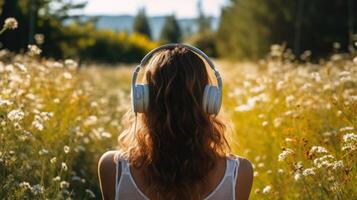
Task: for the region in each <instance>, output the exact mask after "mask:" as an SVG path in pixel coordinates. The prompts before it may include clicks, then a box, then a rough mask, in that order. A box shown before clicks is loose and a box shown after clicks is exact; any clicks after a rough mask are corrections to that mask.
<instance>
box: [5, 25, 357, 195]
mask: <svg viewBox="0 0 357 200" xmlns="http://www.w3.org/2000/svg"><path fill="white" fill-rule="evenodd" d="M8 25H9V27H11V26H10V25H12V27H14V26H15V25H16V26H17V24H15V23H14V22H13V21H12V22H11V23H10V22H8ZM40 54H41V49H39V48H38V47H37V46H29V48H28V50H27V52H26V53H23V54H13V53H10V52H8V51H7V50H1V51H0V125H1V126H0V199H100V198H101V197H100V192H99V186H98V181H97V162H98V159H99V157H100V156H101V154H102V153H103V152H105V151H107V150H110V149H115V148H116V146H117V137H118V136H119V134H120V133H121V131H122V130H123V127H122V122H121V120H122V116H123V115H124V113H125V112H126V111H127V110H128V109H129V108H130V98H129V92H130V78H131V70H132V68H131V66H119V67H116V68H112V67H111V68H109V67H105V66H78V64H77V63H76V62H75V61H73V60H64V61H55V60H51V59H44V58H41V56H40ZM308 57H309V53H306V54H303V59H302V60H303V61H296V59H294V58H293V57H292V55H291V54H290V53H289V51H287V50H285V49H284V48H283V47H281V46H277V45H275V46H273V47H272V51H271V53H270V55H269V56H267V58H266V59H264V60H262V61H260V62H257V63H249V64H246V63H235V62H228V61H220V60H218V61H217V66H218V68H219V69H220V70H221V71H222V76H223V80H224V96H223V100H224V102H223V109H222V112H221V115H222V116H223V118H224V120H225V121H226V122H227V125H228V129H227V135H229V142H230V144H231V148H232V151H233V152H234V153H236V154H238V155H241V156H243V157H246V158H248V159H249V160H251V161H252V163H253V166H254V184H253V189H252V193H251V199H357V169H356V167H357V153H356V150H357V131H356V129H357V123H356V122H357V57H356V58H354V56H352V55H343V54H334V55H332V56H331V57H330V58H328V59H326V60H321V61H319V64H314V63H312V62H309V58H308Z"/></svg>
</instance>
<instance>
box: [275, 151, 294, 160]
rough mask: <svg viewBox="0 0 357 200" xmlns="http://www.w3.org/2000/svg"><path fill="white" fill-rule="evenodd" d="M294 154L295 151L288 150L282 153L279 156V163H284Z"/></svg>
mask: <svg viewBox="0 0 357 200" xmlns="http://www.w3.org/2000/svg"><path fill="white" fill-rule="evenodd" d="M291 154H294V151H293V150H291V149H289V148H287V149H284V150H283V152H282V153H280V154H279V156H278V160H279V161H284V160H285V159H286V158H287V157H288V156H289V155H291Z"/></svg>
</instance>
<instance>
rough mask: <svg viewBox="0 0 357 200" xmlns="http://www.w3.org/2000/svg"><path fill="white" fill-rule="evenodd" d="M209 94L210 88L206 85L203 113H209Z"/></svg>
mask: <svg viewBox="0 0 357 200" xmlns="http://www.w3.org/2000/svg"><path fill="white" fill-rule="evenodd" d="M209 93H210V86H209V85H206V86H205V90H204V92H203V98H202V107H203V111H205V112H206V113H208V100H209Z"/></svg>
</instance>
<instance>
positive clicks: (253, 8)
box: [218, 0, 293, 59]
mask: <svg viewBox="0 0 357 200" xmlns="http://www.w3.org/2000/svg"><path fill="white" fill-rule="evenodd" d="M290 4H291V3H289V1H284V0H271V1H265V0H249V1H238V0H232V1H231V4H230V6H229V7H226V8H224V9H223V10H222V18H221V23H220V27H219V31H218V49H219V52H220V54H221V55H223V56H226V57H231V58H253V59H255V58H258V57H262V56H263V55H265V54H266V53H267V52H268V51H269V47H270V45H271V44H272V43H279V42H283V41H285V39H286V38H284V37H282V36H284V33H285V32H288V31H289V30H292V28H293V24H292V13H291V8H290V7H291V5H290Z"/></svg>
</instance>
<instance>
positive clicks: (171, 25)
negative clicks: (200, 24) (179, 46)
mask: <svg viewBox="0 0 357 200" xmlns="http://www.w3.org/2000/svg"><path fill="white" fill-rule="evenodd" d="M181 36H182V33H181V28H180V26H179V24H178V22H177V20H176V17H175V15H170V16H167V17H166V19H165V24H164V26H163V28H162V30H161V36H160V38H161V40H163V41H164V42H170V43H178V42H180V41H181Z"/></svg>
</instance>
